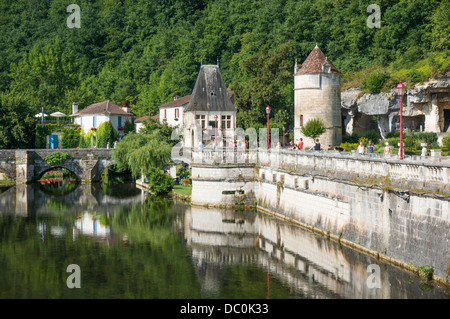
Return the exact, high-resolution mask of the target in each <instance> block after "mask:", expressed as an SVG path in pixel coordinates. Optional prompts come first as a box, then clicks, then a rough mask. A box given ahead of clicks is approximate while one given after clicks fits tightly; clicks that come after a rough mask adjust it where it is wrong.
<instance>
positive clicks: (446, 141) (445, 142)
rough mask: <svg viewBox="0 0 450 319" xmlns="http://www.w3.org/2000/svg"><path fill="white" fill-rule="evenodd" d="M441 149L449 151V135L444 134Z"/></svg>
mask: <svg viewBox="0 0 450 319" xmlns="http://www.w3.org/2000/svg"><path fill="white" fill-rule="evenodd" d="M442 148H443V149H444V150H450V133H446V134H445V135H444V137H443V138H442Z"/></svg>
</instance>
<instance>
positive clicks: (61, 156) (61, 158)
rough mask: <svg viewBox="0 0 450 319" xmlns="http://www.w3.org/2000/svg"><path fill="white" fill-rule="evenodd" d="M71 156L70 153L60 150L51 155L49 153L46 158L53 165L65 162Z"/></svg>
mask: <svg viewBox="0 0 450 319" xmlns="http://www.w3.org/2000/svg"><path fill="white" fill-rule="evenodd" d="M68 156H69V154H68V153H60V152H53V153H51V154H50V155H47V156H46V157H45V158H44V160H45V161H46V162H47V164H48V165H50V166H53V165H57V164H60V163H64V162H65V161H66V159H67V157H68Z"/></svg>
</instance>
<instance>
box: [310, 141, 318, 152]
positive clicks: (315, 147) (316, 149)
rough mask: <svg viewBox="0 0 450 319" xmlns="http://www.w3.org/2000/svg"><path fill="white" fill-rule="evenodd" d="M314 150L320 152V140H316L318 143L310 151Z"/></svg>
mask: <svg viewBox="0 0 450 319" xmlns="http://www.w3.org/2000/svg"><path fill="white" fill-rule="evenodd" d="M312 149H314V150H315V151H320V143H319V139H318V138H317V139H316V142H315V143H314V145H313V146H311V148H310V150H312Z"/></svg>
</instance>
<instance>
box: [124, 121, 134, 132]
mask: <svg viewBox="0 0 450 319" xmlns="http://www.w3.org/2000/svg"><path fill="white" fill-rule="evenodd" d="M134 128H135V127H134V120H131V122H125V125H124V130H123V134H124V135H127V134H128V133H129V132H134Z"/></svg>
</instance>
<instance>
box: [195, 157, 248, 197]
mask: <svg viewBox="0 0 450 319" xmlns="http://www.w3.org/2000/svg"><path fill="white" fill-rule="evenodd" d="M191 178H192V184H193V187H194V188H195V190H196V191H195V192H192V195H191V202H192V203H193V204H196V205H236V204H242V205H252V204H253V202H254V201H255V200H256V197H255V194H254V189H255V185H254V183H255V181H256V180H255V175H254V166H253V165H247V166H246V165H242V166H238V165H226V166H219V165H214V166H209V165H194V166H193V167H192V174H191Z"/></svg>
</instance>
